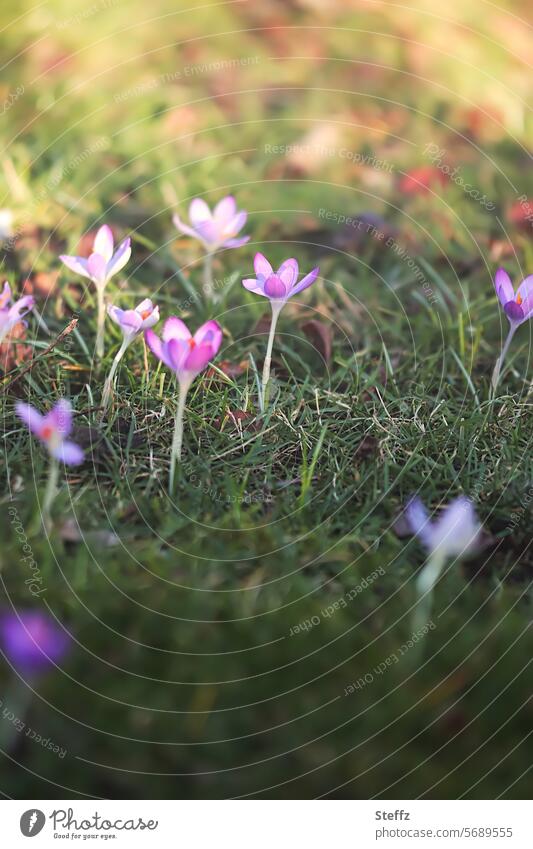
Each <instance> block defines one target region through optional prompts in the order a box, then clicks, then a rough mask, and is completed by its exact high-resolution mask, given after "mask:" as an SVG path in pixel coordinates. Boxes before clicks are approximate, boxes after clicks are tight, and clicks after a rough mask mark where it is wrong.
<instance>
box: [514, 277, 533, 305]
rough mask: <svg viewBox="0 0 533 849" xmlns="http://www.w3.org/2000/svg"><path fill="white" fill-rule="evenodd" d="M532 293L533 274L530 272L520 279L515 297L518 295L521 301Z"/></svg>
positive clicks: (528, 297)
mask: <svg viewBox="0 0 533 849" xmlns="http://www.w3.org/2000/svg"><path fill="white" fill-rule="evenodd" d="M532 295H533V274H530V275H529V277H525V278H524V279H523V280H522V282H521V284H520V286H519V287H518V289H517V290H516V297H517V298H518V297H519V296H520V298H521V299H522V301H525V300H526V298H527V299H530V298H531V296H532Z"/></svg>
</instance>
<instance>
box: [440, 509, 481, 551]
mask: <svg viewBox="0 0 533 849" xmlns="http://www.w3.org/2000/svg"><path fill="white" fill-rule="evenodd" d="M480 530H481V526H480V524H479V522H478V520H477V517H476V512H475V510H474V506H473V504H472V502H471V501H470V500H469V499H468V498H465V497H460V498H456V499H455V500H454V501H452V502H451V503H450V504H449V505H448V507H447V508H446V509H445V510H444V512H443V514H442V517H439V519H438V520H437V522H435V527H434V532H433V544H434V546H435V547H437V548H442V549H444V550H445V551H446V552H447V554H448V555H454V556H457V555H465V554H467V553H468V552H469V551H470V550H471V549H472V548H474V547H475V545H476V543H477V541H478V538H479V532H480Z"/></svg>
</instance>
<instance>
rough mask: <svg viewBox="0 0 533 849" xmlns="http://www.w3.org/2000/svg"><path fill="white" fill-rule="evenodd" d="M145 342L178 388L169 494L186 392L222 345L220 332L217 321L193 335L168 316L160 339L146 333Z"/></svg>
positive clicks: (202, 327) (179, 438) (204, 325)
mask: <svg viewBox="0 0 533 849" xmlns="http://www.w3.org/2000/svg"><path fill="white" fill-rule="evenodd" d="M145 339H146V342H147V344H148V347H149V348H150V350H151V351H152V353H153V354H154V355H155V356H156V357H157V359H158V360H161V362H162V363H164V364H165V365H166V366H167V367H168V368H169V369H171V371H173V372H174V374H175V375H176V380H177V381H178V385H179V399H178V406H177V410H176V420H175V426H174V437H173V440H172V451H171V455H170V479H169V490H170V494H172V492H173V489H174V469H175V464H176V459H180V457H181V445H182V441H183V414H184V411H185V402H186V398H187V393H188V391H189V388H190V386H191V383H192V382H193V380H194V378H195V377H197V376H198V375H199V374H200V372H202V371H203V370H204V369H205V367H206V366H207V364H208V363H209V362H210V360H212V359H213V358H214V357H215V356H216V355H217V353H218V350H219V348H220V345H221V344H222V330H221V328H220V325H219V324H218V322H216V321H206V323H205V324H202V326H201V327H199V328H198V330H197V331H196V333H195V334H194V336H193V335H192V334H191V332H190V330H189V329H188V327H187V325H186V324H185V323H184V322H183V321H181V319H179V318H177V317H176V316H171V317H170V318H167V320H166V321H165V323H164V325H163V332H162V334H161V338H159V336H157V335H156V333H154V331H153V330H147V331H146V333H145Z"/></svg>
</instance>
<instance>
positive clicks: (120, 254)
mask: <svg viewBox="0 0 533 849" xmlns="http://www.w3.org/2000/svg"><path fill="white" fill-rule="evenodd" d="M130 256H131V239H129V238H128V239H124V241H123V242H121V243H120V245H119V246H118V248H117V250H116V251H115V249H114V240H113V233H112V232H111V228H110V227H108V226H107V224H104V225H103V226H102V227H100V229H99V230H98V232H97V233H96V236H95V238H94V242H93V249H92V253H91V254H90V256H89V257H87V258H85V257H81V256H67V255H65V254H63V255H61V256H60V257H59V259H60V260H61V261H62V262H63V263H64V264H65V265H66V266H67V268H69V269H70V270H71V271H74V273H75V274H81V275H82V277H87V278H88V279H89V280H92V282H93V283H94V285H95V287H96V295H97V299H98V330H97V336H96V353H97V356H99V357H102V356H103V353H104V320H105V305H104V290H105V287H106V286H107V284H108V282H109V280H110V279H111V278H112V277H113V276H114V275H115V274H118V272H119V271H121V270H122V269H123V268H124V266H125V265H126V263H127V262H128V260H129V258H130Z"/></svg>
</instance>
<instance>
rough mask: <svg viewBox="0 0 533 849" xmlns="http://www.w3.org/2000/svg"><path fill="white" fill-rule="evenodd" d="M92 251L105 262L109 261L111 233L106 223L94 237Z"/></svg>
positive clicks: (111, 250)
mask: <svg viewBox="0 0 533 849" xmlns="http://www.w3.org/2000/svg"><path fill="white" fill-rule="evenodd" d="M93 251H94V253H95V254H100V256H103V258H104V259H105V261H106V262H109V260H110V259H111V257H112V256H113V233H112V232H111V228H110V227H108V226H107V224H104V225H103V227H100V229H99V230H98V232H97V234H96V236H95V237H94V243H93Z"/></svg>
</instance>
